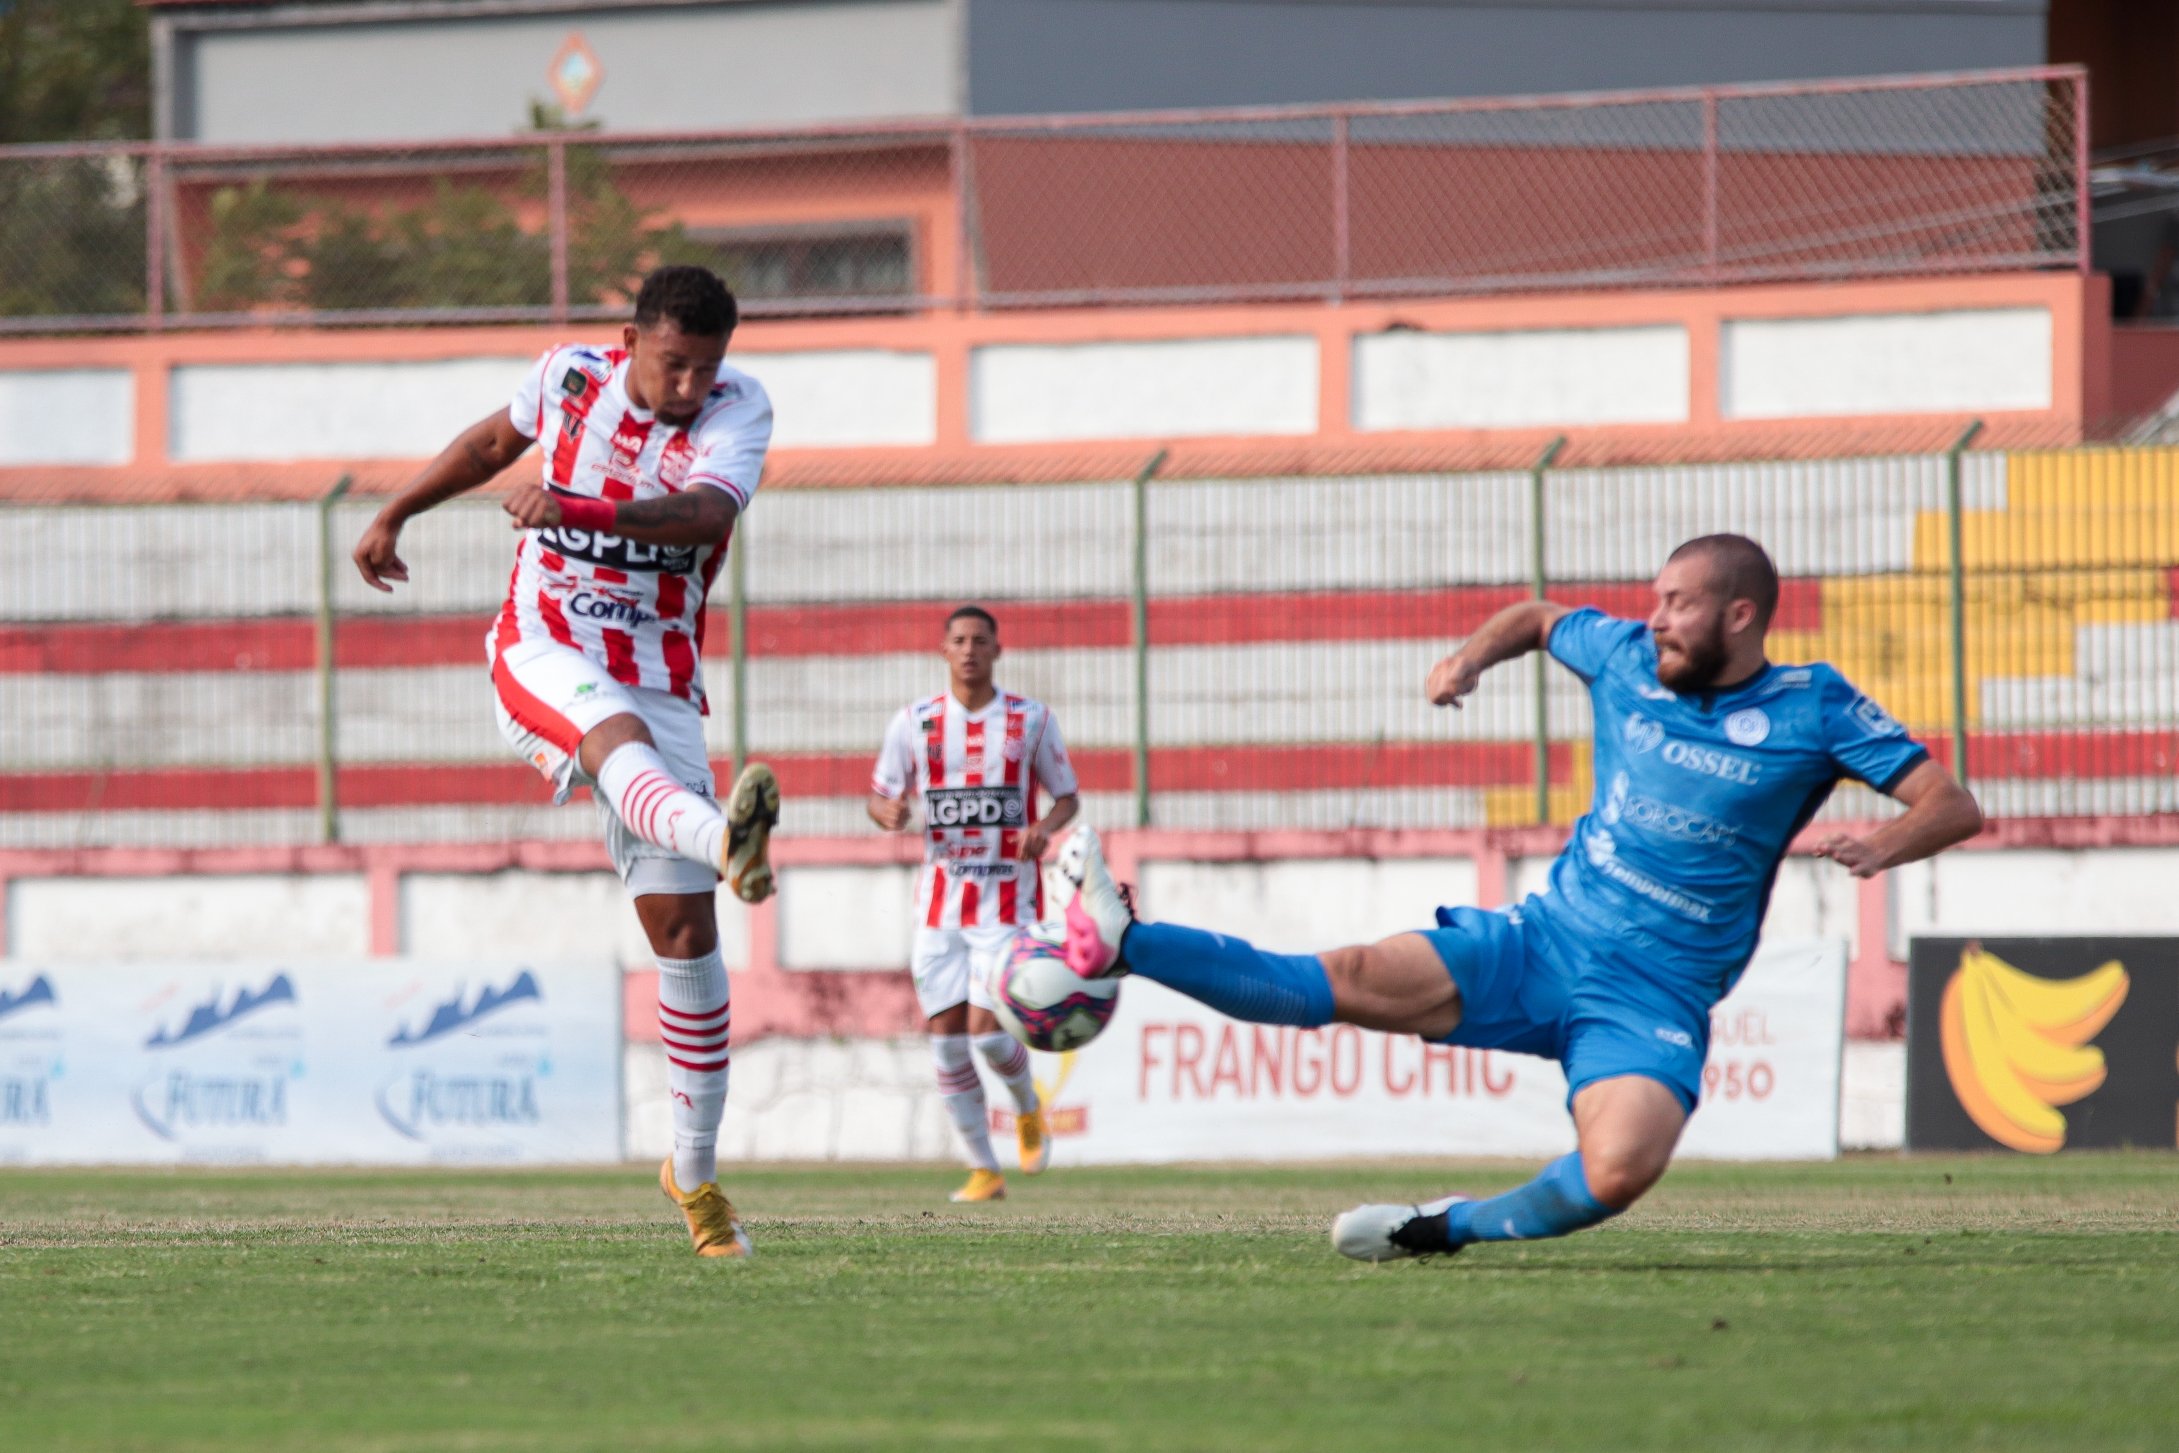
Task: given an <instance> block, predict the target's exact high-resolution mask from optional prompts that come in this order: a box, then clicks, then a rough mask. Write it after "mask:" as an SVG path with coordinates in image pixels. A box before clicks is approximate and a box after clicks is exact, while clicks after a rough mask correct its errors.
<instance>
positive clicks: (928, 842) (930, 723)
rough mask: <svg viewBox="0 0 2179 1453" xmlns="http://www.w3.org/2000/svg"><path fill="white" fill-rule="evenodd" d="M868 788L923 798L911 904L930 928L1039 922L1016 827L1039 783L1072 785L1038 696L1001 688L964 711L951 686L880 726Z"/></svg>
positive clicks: (1061, 788)
mask: <svg viewBox="0 0 2179 1453" xmlns="http://www.w3.org/2000/svg"><path fill="white" fill-rule="evenodd" d="M870 787H871V790H872V791H873V792H876V793H877V794H878V795H879V796H880V797H894V798H897V797H901V796H904V795H906V794H907V793H908V792H910V791H911V790H912V791H914V792H916V793H918V794H919V795H920V796H921V797H922V799H923V801H922V807H923V876H922V879H921V881H920V882H918V884H917V885H916V908H917V911H918V912H919V913H920V914H921V916H922V922H923V925H924V926H925V927H926V928H995V927H1000V926H1002V925H1021V924H1029V923H1035V922H1036V921H1037V920H1038V919H1039V918H1041V917H1042V916H1043V912H1044V879H1043V875H1042V873H1041V872H1040V871H1039V870H1038V865H1037V864H1035V863H1025V862H1023V861H1022V860H1021V835H1022V831H1023V830H1024V829H1026V828H1027V827H1029V826H1030V824H1032V823H1034V822H1035V821H1036V818H1037V789H1038V788H1042V789H1043V790H1044V791H1045V792H1047V793H1049V794H1050V795H1051V796H1053V797H1068V796H1072V795H1073V793H1074V792H1075V790H1076V783H1075V780H1074V764H1073V763H1072V762H1069V761H1068V760H1067V748H1066V744H1065V743H1064V742H1062V741H1061V740H1060V738H1059V723H1057V722H1056V721H1054V720H1052V714H1051V712H1050V711H1049V710H1047V709H1046V708H1045V706H1044V704H1043V703H1042V702H1037V701H1031V700H1030V699H1029V698H1028V697H1026V696H1014V695H1011V694H1009V693H1007V692H1004V691H1002V692H1000V693H999V694H998V695H996V696H994V697H993V698H992V699H991V700H990V701H989V702H988V703H986V704H985V706H984V708H983V710H981V711H973V712H972V711H970V710H969V709H968V708H967V707H965V706H963V705H961V703H960V702H959V701H957V700H955V699H954V696H953V694H952V693H951V692H943V693H941V694H939V695H937V696H928V697H925V698H924V699H923V700H921V701H918V702H916V703H915V704H914V705H912V706H906V707H903V708H901V710H900V711H899V712H898V713H897V714H896V715H895V716H894V717H893V720H892V723H891V724H890V725H889V726H887V727H886V729H885V745H884V747H883V748H882V749H881V750H880V751H879V753H878V765H877V770H876V771H875V772H874V773H873V774H872V776H871V782H870Z"/></svg>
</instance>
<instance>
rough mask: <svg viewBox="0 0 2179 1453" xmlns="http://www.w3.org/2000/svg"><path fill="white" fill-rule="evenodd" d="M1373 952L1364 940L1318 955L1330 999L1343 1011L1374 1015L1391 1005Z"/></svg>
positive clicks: (1367, 1016)
mask: <svg viewBox="0 0 2179 1453" xmlns="http://www.w3.org/2000/svg"><path fill="white" fill-rule="evenodd" d="M1373 955H1374V949H1373V947H1372V946H1370V945H1366V944H1357V945H1355V946H1353V947H1350V948H1335V949H1331V950H1329V951H1327V952H1325V953H1321V954H1318V955H1317V958H1318V959H1319V961H1321V962H1322V963H1323V965H1324V978H1325V980H1326V981H1327V982H1328V983H1330V985H1331V987H1332V1003H1333V1004H1335V1005H1337V1006H1338V1008H1339V1010H1340V1012H1341V1014H1342V1015H1345V1014H1348V1013H1355V1014H1359V1015H1362V1016H1364V1017H1365V1018H1376V1017H1379V1016H1381V1015H1382V1014H1383V1013H1384V1011H1385V1010H1386V1009H1387V1008H1388V1007H1390V1006H1388V1005H1387V1003H1386V1002H1385V1000H1386V993H1385V985H1384V983H1383V982H1382V980H1383V977H1384V976H1383V975H1382V973H1380V972H1379V971H1378V966H1377V965H1376V964H1375V962H1374V961H1373Z"/></svg>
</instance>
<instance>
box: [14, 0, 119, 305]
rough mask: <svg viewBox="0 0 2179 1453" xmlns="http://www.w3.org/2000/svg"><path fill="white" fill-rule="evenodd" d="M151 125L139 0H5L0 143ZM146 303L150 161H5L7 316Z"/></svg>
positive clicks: (111, 137) (97, 135) (110, 133)
mask: <svg viewBox="0 0 2179 1453" xmlns="http://www.w3.org/2000/svg"><path fill="white" fill-rule="evenodd" d="M150 127H151V40H150V23H149V20H148V18H147V17H146V15H145V13H144V12H143V11H142V10H140V9H138V8H137V7H136V6H135V5H134V4H133V3H131V0H0V144H18V143H25V142H56V141H115V140H139V139H142V138H143V137H145V136H147V135H149V133H150ZM143 307H144V186H143V173H142V169H141V167H140V166H139V165H138V164H136V163H135V162H133V161H130V160H128V159H126V158H118V157H115V158H107V157H46V158H39V159H35V160H32V159H22V158H14V159H9V160H6V161H0V316H4V317H18V318H19V317H51V316H55V315H66V314H116V313H118V314H129V313H134V312H138V311H140V310H142V308H143Z"/></svg>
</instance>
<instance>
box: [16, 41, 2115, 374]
mask: <svg viewBox="0 0 2179 1453" xmlns="http://www.w3.org/2000/svg"><path fill="white" fill-rule="evenodd" d="M2085 98H2086V78H2085V76H2084V75H2083V74H2082V73H2081V72H2080V71H2078V70H2074V69H2064V68H2047V69H2037V70H2022V71H2002V72H1984V73H1977V74H1972V75H1963V76H1935V77H1922V78H1912V77H1910V78H1894V79H1881V80H1871V81H1843V82H1826V83H1812V84H1802V85H1777V86H1752V87H1726V88H1708V89H1700V90H1682V91H1666V92H1653V93H1644V94H1641V95H1627V96H1572V97H1553V98H1541V99H1523V100H1512V101H1457V102H1425V103H1414V104H1407V105H1397V106H1388V105H1367V106H1363V105H1356V106H1344V107H1329V106H1326V107H1298V108H1280V109H1275V110H1236V111H1206V112H1190V113H1185V114H1165V113H1159V114H1138V115H1116V116H1103V117H1071V118H1055V119H1045V120H1012V119H1002V120H988V121H987V120H977V121H970V122H963V123H956V124H953V125H948V126H936V127H933V126H901V127H890V128H887V127H877V128H860V129H830V130H805V131H796V132H779V133H771V134H744V135H734V136H676V137H607V136H603V135H596V134H591V133H583V132H551V133H540V134H538V135H536V136H534V137H527V138H521V139H515V140H506V141H480V142H468V143H445V144H436V143H435V144H430V145H412V146H404V147H390V146H389V147H330V148H307V149H306V148H287V149H267V148H253V149H236V148H210V147H192V146H180V145H172V146H161V145H145V144H131V145H116V146H103V147H102V146H59V147H54V146H47V147H14V148H0V332H55V331H69V330H80V329H87V328H136V327H141V326H176V327H211V326H232V325H256V324H264V323H302V322H308V323H327V322H344V323H368V322H380V321H394V320H399V321H414V322H432V321H440V322H474V321H485V320H502V321H542V320H552V321H561V320H565V319H569V318H584V317H616V318H617V317H619V316H620V315H621V314H622V313H623V312H624V311H625V308H626V303H627V294H628V291H629V289H630V287H631V286H632V284H633V282H634V280H635V279H637V278H638V277H640V276H641V274H642V273H643V272H644V271H645V270H647V269H648V268H650V267H652V266H655V265H657V264H659V263H663V262H700V263H703V264H705V265H708V266H710V267H712V268H714V269H716V270H717V271H718V272H719V273H720V274H721V275H722V276H724V277H726V278H727V280H728V281H729V282H730V283H731V284H732V285H733V286H734V287H735V289H736V291H737V292H738V294H739V295H740V296H741V298H742V300H743V302H744V304H745V306H746V307H747V309H748V311H750V312H751V313H752V314H757V315H767V314H769V315H780V314H840V313H869V312H888V311H891V312H907V311H914V310H920V309H928V308H932V307H939V306H959V307H968V306H985V307H1003V306H1055V305H1068V304H1083V303H1155V302H1172V301H1247V300H1266V299H1279V298H1301V297H1308V298H1320V297H1332V298H1366V297H1400V296H1407V295H1447V294H1461V293H1478V292H1492V291H1503V290H1510V289H1521V288H1531V289H1541V288H1569V287H1586V288H1595V287H1608V286H1634V285H1642V286H1662V285H1686V284H1716V283H1726V282H1746V281H1756V280H1806V279H1811V278H1829V277H1842V276H1855V277H1872V276H1889V275H1911V274H1932V273H1944V272H1961V271H1995V270H2004V269H2018V268H2045V267H2050V268H2073V267H2080V266H2083V265H2084V254H2085V247H2086V238H2085V226H2084V217H2085V201H2084V199H2085V196H2086V192H2085V187H2086V181H2087V177H2086V159H2085V155H2084V154H2083V151H2082V146H2083V141H2084V133H2083V131H2082V123H2081V117H2082V115H2083V107H2084V105H2085Z"/></svg>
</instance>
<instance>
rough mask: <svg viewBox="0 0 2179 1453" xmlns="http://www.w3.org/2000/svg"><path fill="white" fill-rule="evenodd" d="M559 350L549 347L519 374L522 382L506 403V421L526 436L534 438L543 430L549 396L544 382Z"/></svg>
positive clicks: (548, 376) (517, 431) (550, 371)
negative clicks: (546, 401)
mask: <svg viewBox="0 0 2179 1453" xmlns="http://www.w3.org/2000/svg"><path fill="white" fill-rule="evenodd" d="M559 353H560V350H559V349H557V348H548V349H546V350H545V351H544V352H543V353H542V354H541V355H539V357H538V360H537V361H536V362H535V363H533V364H531V365H530V368H529V372H527V373H525V374H523V375H522V383H521V385H520V386H519V387H518V388H516V389H515V391H514V398H513V400H512V401H511V402H510V403H509V404H508V405H507V422H508V423H510V424H512V425H514V428H515V432H516V433H517V434H520V435H521V436H522V437H523V438H525V439H535V438H536V437H537V436H538V435H540V434H542V433H544V432H545V400H546V399H547V398H548V397H549V396H550V390H549V389H548V387H547V385H546V381H547V379H549V378H550V377H551V374H552V361H553V359H554V358H556V357H558V356H559Z"/></svg>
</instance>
